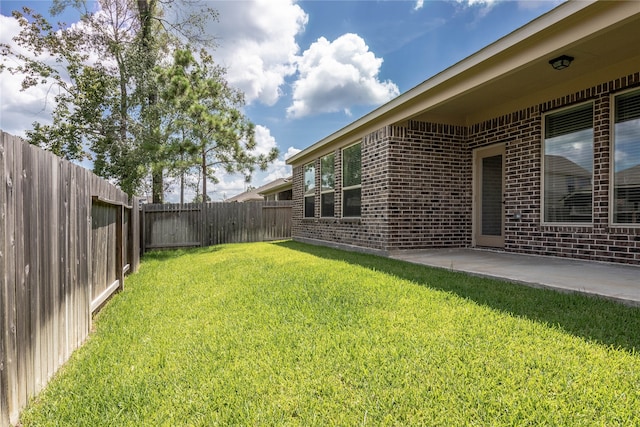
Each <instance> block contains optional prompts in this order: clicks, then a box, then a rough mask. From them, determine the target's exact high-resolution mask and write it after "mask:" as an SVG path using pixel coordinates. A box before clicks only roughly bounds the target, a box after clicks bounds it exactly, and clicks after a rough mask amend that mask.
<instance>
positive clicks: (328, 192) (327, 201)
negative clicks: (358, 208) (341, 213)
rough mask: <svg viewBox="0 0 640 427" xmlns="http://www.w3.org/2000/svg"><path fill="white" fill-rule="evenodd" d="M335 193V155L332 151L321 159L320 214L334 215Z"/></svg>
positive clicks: (325, 215)
mask: <svg viewBox="0 0 640 427" xmlns="http://www.w3.org/2000/svg"><path fill="white" fill-rule="evenodd" d="M335 195H336V192H335V155H334V154H333V153H331V154H327V155H326V156H324V157H323V158H322V159H321V160H320V216H324V217H332V216H334V213H335V207H334V206H335V205H334V203H335Z"/></svg>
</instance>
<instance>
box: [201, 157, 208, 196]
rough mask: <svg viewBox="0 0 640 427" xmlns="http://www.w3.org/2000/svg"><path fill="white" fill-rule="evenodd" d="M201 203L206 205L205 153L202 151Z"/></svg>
mask: <svg viewBox="0 0 640 427" xmlns="http://www.w3.org/2000/svg"><path fill="white" fill-rule="evenodd" d="M201 167H202V202H203V203H207V153H206V152H205V151H204V150H202V166H201Z"/></svg>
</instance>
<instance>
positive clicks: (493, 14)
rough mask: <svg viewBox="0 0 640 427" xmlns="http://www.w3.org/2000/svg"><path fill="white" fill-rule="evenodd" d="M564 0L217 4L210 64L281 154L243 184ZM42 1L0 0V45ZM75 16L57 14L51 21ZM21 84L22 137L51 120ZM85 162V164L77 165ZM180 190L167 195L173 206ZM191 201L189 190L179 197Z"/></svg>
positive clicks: (8, 105) (7, 85)
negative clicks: (17, 14)
mask: <svg viewBox="0 0 640 427" xmlns="http://www.w3.org/2000/svg"><path fill="white" fill-rule="evenodd" d="M561 2H562V1H561V0H518V1H516V0H509V1H505V0H442V1H429V0H411V1H410V0H384V1H383V0H378V1H373V0H356V1H342V0H315V1H295V0H226V1H215V0H212V1H207V2H206V3H207V5H208V6H211V7H213V8H214V9H216V10H217V11H218V12H219V19H218V22H212V23H210V25H208V27H207V33H208V34H209V35H212V36H214V37H215V38H216V40H217V42H218V46H217V48H216V50H215V51H213V52H212V54H213V57H214V59H215V60H216V61H217V62H218V63H219V64H221V65H223V66H224V67H225V68H226V69H227V76H226V77H227V81H228V82H229V83H230V84H231V85H232V86H234V87H236V88H238V89H240V90H241V91H243V92H244V93H245V100H246V106H245V107H244V113H245V115H246V116H247V117H248V118H249V119H250V120H251V121H252V122H253V123H254V124H255V125H256V141H257V143H258V148H257V150H258V151H259V152H267V151H268V150H269V149H270V148H271V147H274V146H276V147H278V149H279V150H280V157H279V158H278V159H277V160H276V161H275V162H274V163H273V164H272V165H271V166H270V167H269V169H268V170H267V171H265V172H256V173H255V174H254V176H253V179H252V181H251V183H250V184H249V185H251V186H252V187H260V186H262V185H264V184H266V183H268V182H270V181H273V180H275V179H277V178H282V177H287V176H290V175H291V168H290V166H288V165H286V163H285V159H286V157H288V156H291V155H293V154H295V153H297V152H299V151H300V150H303V149H305V148H306V147H308V146H310V145H312V144H314V143H316V142H317V141H319V140H321V139H322V138H324V137H326V136H328V135H330V134H332V133H334V132H336V131H338V130H340V129H341V128H343V127H344V126H347V125H348V124H349V123H351V122H353V121H355V120H357V119H358V118H360V117H362V116H364V115H365V114H367V113H369V112H371V111H372V110H374V109H376V108H378V107H379V106H381V105H383V104H385V103H387V102H389V101H390V100H392V99H393V98H395V97H397V96H398V95H400V94H402V93H404V92H407V91H408V90H410V89H411V88H413V87H415V86H416V85H418V84H420V83H422V82H423V81H425V80H428V79H429V78H430V77H432V76H434V75H436V74H438V73H440V72H441V71H443V70H445V69H447V68H449V67H451V66H452V65H454V64H456V63H457V62H459V61H461V60H463V59H464V58H466V57H468V56H469V55H472V54H473V53H475V52H477V51H478V50H480V49H482V48H483V47H485V46H487V45H489V44H491V43H493V42H495V41H496V40H498V39H500V38H502V37H504V36H506V35H507V34H509V33H511V32H512V31H514V30H516V29H518V28H519V27H521V26H523V25H525V24H526V23H528V22H530V21H532V20H534V19H535V18H537V17H539V16H541V15H543V14H544V13H546V12H548V11H550V10H551V9H553V8H555V7H556V6H558V5H559V4H560V3H561ZM24 5H28V6H29V7H32V8H34V9H36V10H37V11H38V12H41V13H46V12H47V11H48V9H49V7H50V5H51V2H49V1H5V0H0V15H1V16H0V43H8V44H11V43H12V40H11V39H12V37H14V36H15V35H16V34H17V25H16V24H15V22H14V21H15V20H14V19H13V18H11V17H10V15H11V11H12V10H14V9H19V8H21V7H22V6H24ZM58 20H62V21H64V22H66V23H67V24H71V23H73V22H74V20H77V16H75V14H74V13H71V12H66V13H65V15H63V16H62V17H60V18H56V19H55V21H58ZM20 80H21V79H20V77H19V76H12V75H10V74H8V73H6V72H5V73H2V74H0V129H2V130H4V131H5V132H8V133H11V134H14V135H19V136H23V135H24V132H25V131H26V130H28V129H30V128H31V124H32V123H33V122H34V121H39V122H42V123H47V122H50V110H51V106H52V101H51V96H50V94H48V93H47V89H46V88H44V87H40V88H34V89H30V90H28V91H24V92H21V91H20V90H19V88H20V83H19V82H20ZM85 166H87V167H91V165H90V164H88V163H85ZM218 179H219V181H220V182H219V183H217V184H215V185H212V184H209V186H210V188H211V191H210V192H209V197H211V199H212V200H224V199H226V198H229V197H232V196H234V195H236V194H239V193H241V192H243V191H244V190H246V189H247V184H246V183H245V182H244V179H243V177H242V176H237V175H220V176H218ZM178 191H179V190H178V188H177V185H173V186H172V188H171V189H170V191H169V193H168V194H167V195H166V196H167V200H168V201H177V194H178ZM189 197H190V194H187V196H186V198H187V201H188V200H189Z"/></svg>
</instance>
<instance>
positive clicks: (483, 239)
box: [471, 143, 505, 248]
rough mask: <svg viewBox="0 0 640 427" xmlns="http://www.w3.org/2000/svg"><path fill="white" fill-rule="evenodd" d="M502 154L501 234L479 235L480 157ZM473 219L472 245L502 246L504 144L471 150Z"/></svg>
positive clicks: (480, 211)
mask: <svg viewBox="0 0 640 427" xmlns="http://www.w3.org/2000/svg"><path fill="white" fill-rule="evenodd" d="M497 155H502V188H501V193H502V194H501V197H502V218H501V224H502V225H501V227H502V235H501V236H483V235H481V234H480V233H481V230H482V228H481V224H482V175H481V174H482V164H481V162H482V159H484V158H485V157H492V156H497ZM472 173H473V206H472V212H473V220H472V226H471V230H472V238H471V243H472V245H473V246H486V247H493V248H504V231H505V204H504V182H505V180H504V178H505V144H504V143H498V144H493V145H490V146H487V147H481V148H476V149H475V150H473V171H472Z"/></svg>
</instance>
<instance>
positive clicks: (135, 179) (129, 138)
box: [0, 0, 217, 200]
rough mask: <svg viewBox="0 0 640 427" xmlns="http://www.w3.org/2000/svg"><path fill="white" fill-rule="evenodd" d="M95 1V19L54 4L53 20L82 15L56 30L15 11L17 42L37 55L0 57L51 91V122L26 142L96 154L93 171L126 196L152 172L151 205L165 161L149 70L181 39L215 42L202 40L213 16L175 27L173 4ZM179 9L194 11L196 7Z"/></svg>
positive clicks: (205, 13)
mask: <svg viewBox="0 0 640 427" xmlns="http://www.w3.org/2000/svg"><path fill="white" fill-rule="evenodd" d="M98 3H99V5H100V11H99V12H97V13H92V12H90V11H89V10H88V8H87V4H86V2H85V1H83V0H54V3H53V7H52V13H53V14H56V13H60V12H62V11H63V10H64V9H65V8H67V7H73V8H75V9H76V10H78V11H79V12H80V14H81V23H80V25H75V26H71V27H68V26H66V25H64V24H59V26H60V27H61V29H60V30H58V29H54V28H53V27H52V26H51V25H50V24H49V23H48V22H47V20H46V19H44V18H43V17H42V16H41V15H39V14H36V13H34V12H33V11H32V10H30V9H29V8H24V9H23V12H18V11H15V12H14V13H13V15H14V17H15V18H16V19H17V20H18V22H19V24H20V26H21V33H20V34H19V35H18V36H17V37H16V38H15V41H16V42H17V43H18V44H19V45H20V46H22V47H24V48H26V50H28V51H30V52H32V53H33V54H34V55H35V58H32V57H31V56H30V55H24V54H21V53H19V52H15V51H13V50H12V49H11V48H10V47H9V46H7V45H3V46H1V47H0V49H1V50H0V53H1V54H2V55H3V56H5V57H8V56H12V57H13V58H14V59H17V61H16V62H15V63H17V64H18V65H12V66H4V65H3V66H2V67H0V71H4V70H7V71H9V72H12V73H21V74H24V75H25V78H24V80H23V84H22V85H23V89H25V90H26V89H28V88H30V87H32V86H35V85H40V84H45V85H49V88H50V91H51V92H52V93H55V98H54V100H55V107H54V111H53V117H52V118H53V123H52V124H51V125H43V124H40V123H34V124H33V129H32V130H30V131H28V132H27V138H28V139H29V141H30V142H31V143H33V144H37V145H40V146H42V147H43V148H46V149H49V150H51V151H53V152H55V153H56V154H58V155H61V156H63V157H65V158H67V159H71V160H80V159H83V158H88V157H92V159H93V161H94V171H95V172H96V173H97V174H98V175H100V176H103V177H105V178H109V179H112V180H113V181H115V182H116V183H117V184H118V185H120V187H121V188H122V189H123V190H124V191H126V192H127V193H129V194H134V193H135V191H136V190H137V189H138V188H140V186H141V184H142V182H143V180H144V178H145V176H147V174H148V173H149V171H150V170H152V171H154V172H155V173H154V177H155V178H156V181H157V182H154V183H155V184H156V185H154V191H153V193H154V198H155V199H156V200H158V199H160V200H161V196H162V188H163V186H162V169H161V166H158V165H162V164H163V162H164V156H165V155H166V150H165V145H166V139H165V138H166V135H163V134H162V133H161V130H160V123H161V121H162V117H161V115H162V111H161V110H159V108H158V106H157V103H156V102H155V100H156V99H157V89H156V88H155V82H156V78H155V75H154V72H155V70H156V69H157V66H158V65H159V63H160V59H159V58H162V57H165V56H166V53H168V52H170V51H171V50H172V49H175V48H176V47H179V46H181V45H182V40H192V41H196V42H198V43H206V42H210V43H212V40H207V39H205V38H203V37H202V36H200V34H204V31H202V30H203V28H204V25H205V23H206V22H208V21H210V20H212V19H216V17H217V13H216V12H215V11H214V10H213V9H211V8H209V7H207V6H205V7H200V8H199V9H198V8H196V9H195V10H196V12H195V13H193V14H192V15H188V16H187V17H186V18H184V19H178V20H177V22H174V23H171V22H169V21H168V20H166V19H165V18H164V16H163V11H164V8H170V7H173V6H175V5H176V3H178V2H175V3H174V2H164V3H162V2H161V0H99V2H98ZM179 3H182V4H189V5H190V6H193V5H194V4H196V3H197V1H190V0H183V1H182V2H179ZM177 8H179V6H178V7H177ZM187 9H189V10H194V9H192V8H187ZM174 15H175V13H174ZM158 171H159V172H158ZM158 177H159V179H158Z"/></svg>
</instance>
